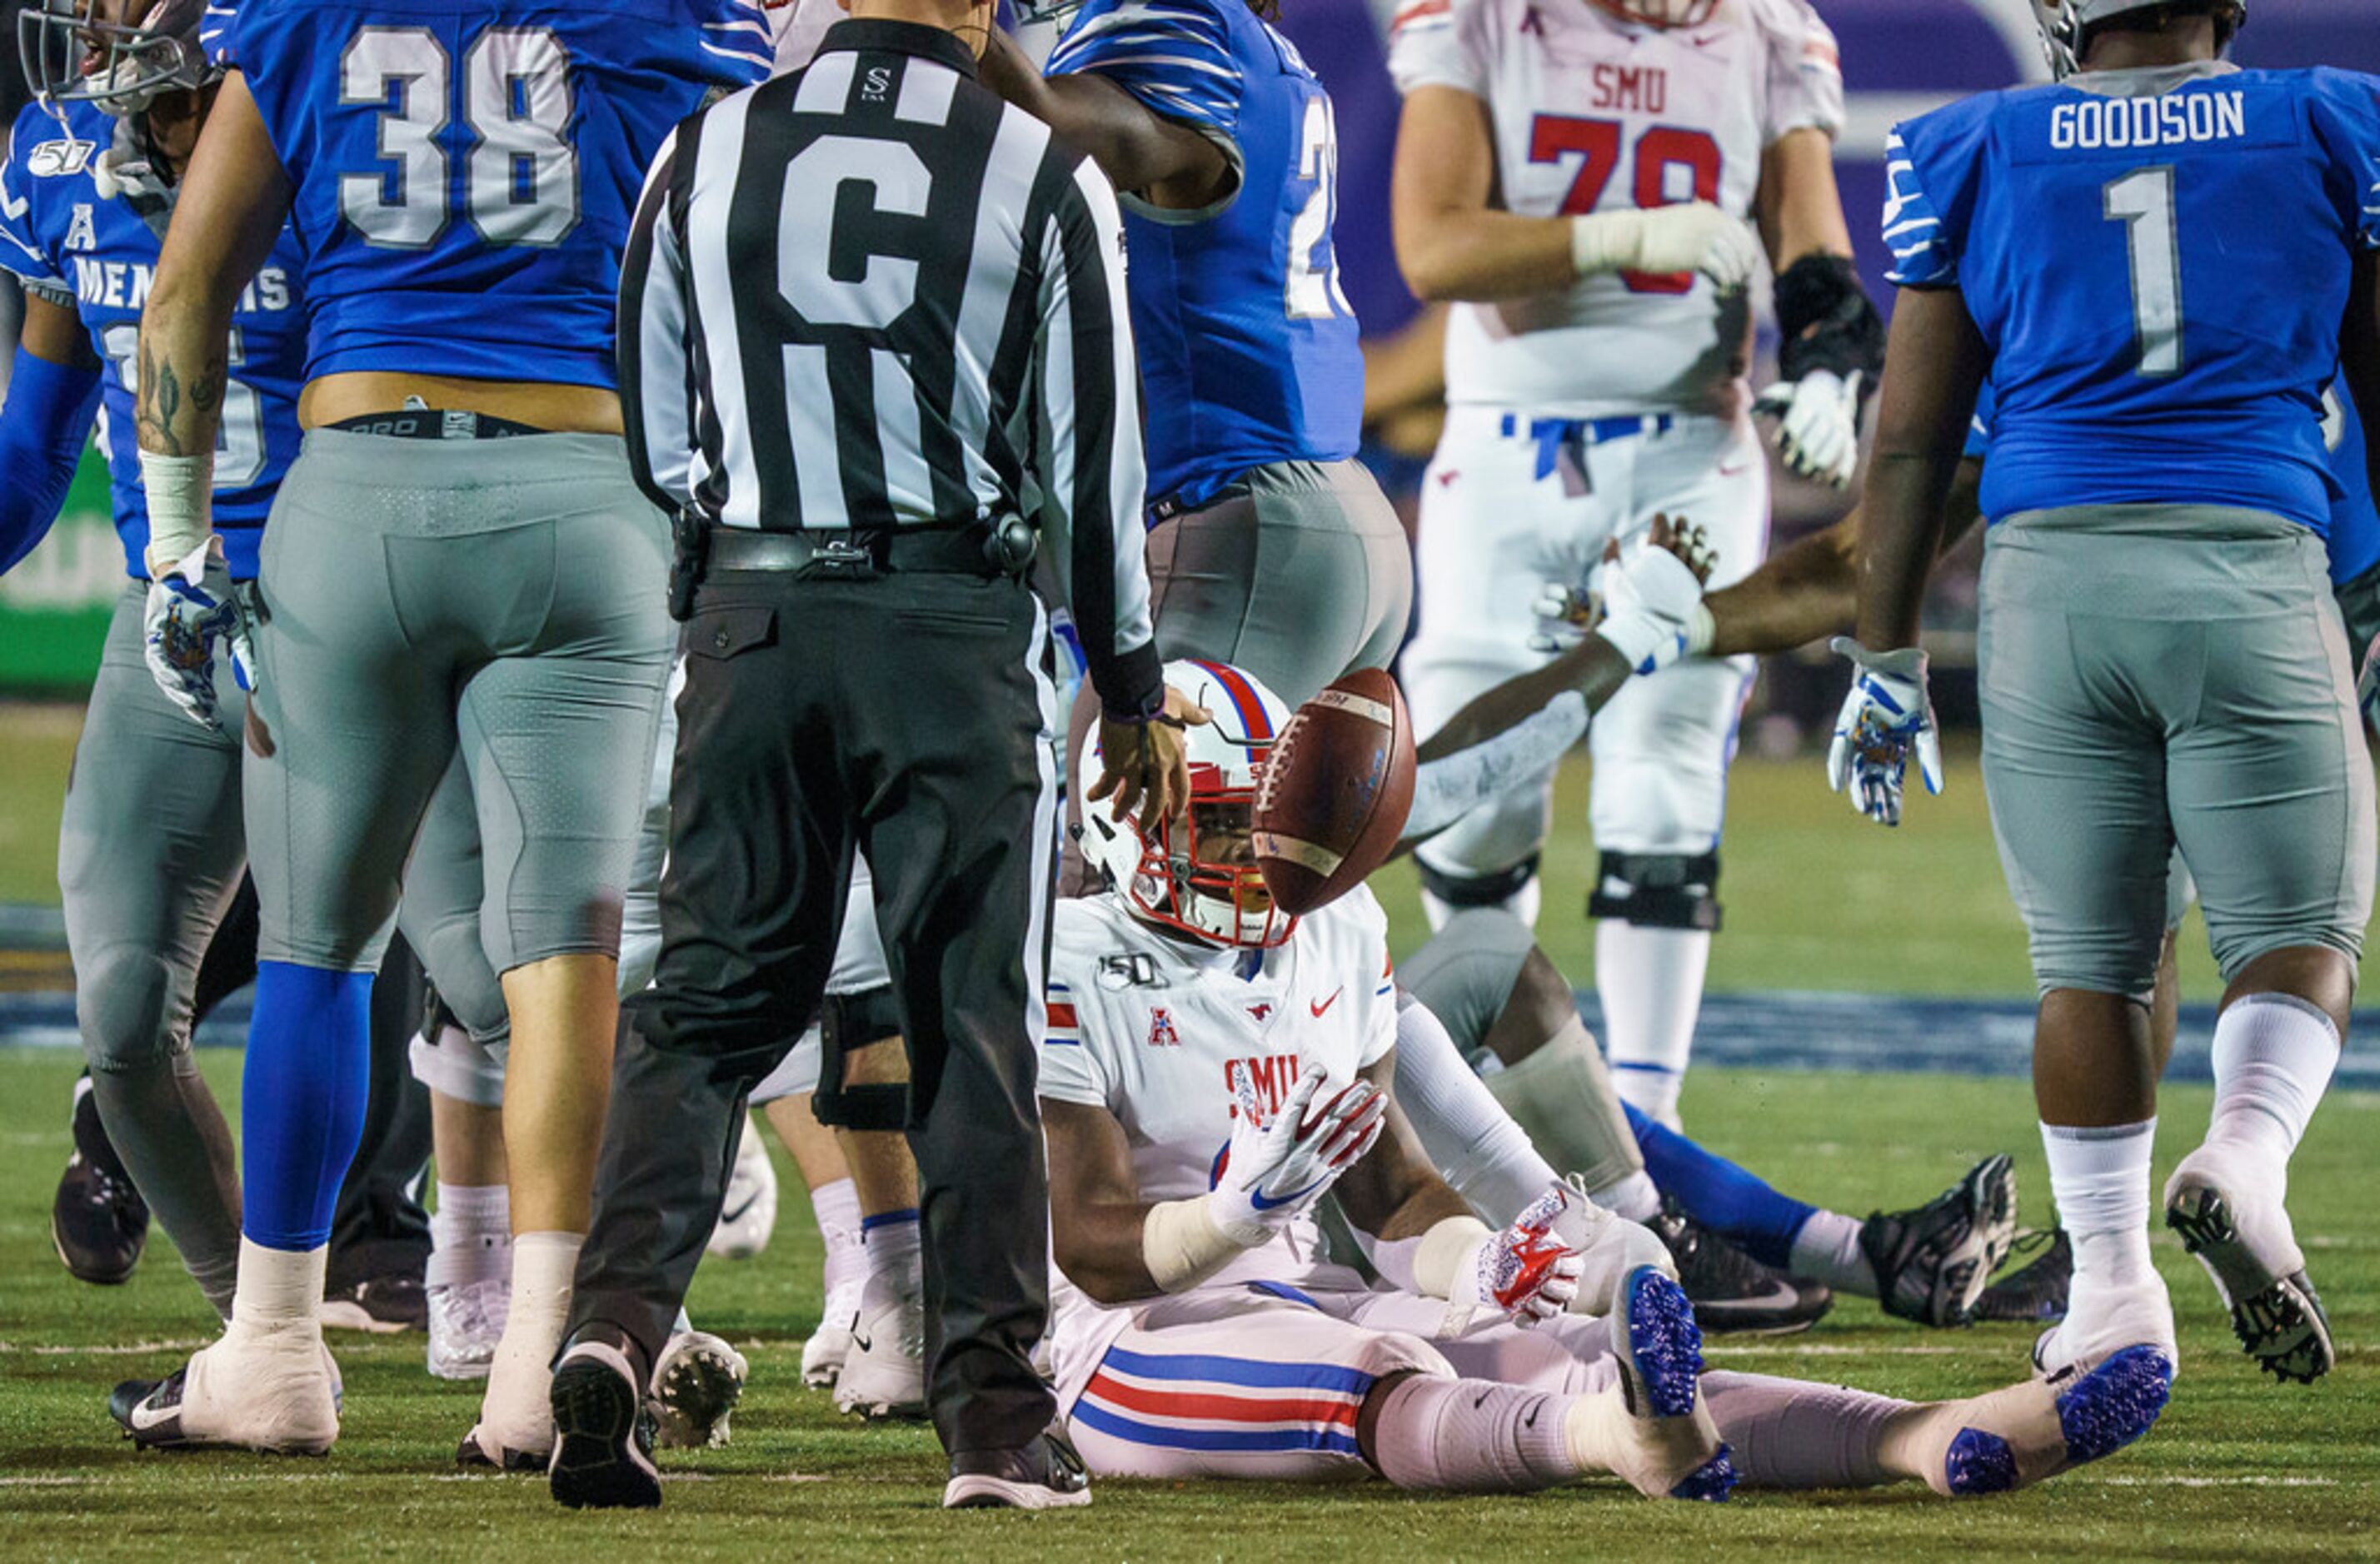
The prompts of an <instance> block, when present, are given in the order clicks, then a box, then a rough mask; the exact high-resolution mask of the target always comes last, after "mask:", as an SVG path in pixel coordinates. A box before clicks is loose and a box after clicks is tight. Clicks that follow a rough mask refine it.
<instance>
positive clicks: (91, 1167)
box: [50, 1075, 149, 1287]
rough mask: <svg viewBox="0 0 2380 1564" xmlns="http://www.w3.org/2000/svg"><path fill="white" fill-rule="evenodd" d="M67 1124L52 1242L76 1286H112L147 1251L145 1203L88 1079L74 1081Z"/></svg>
mask: <svg viewBox="0 0 2380 1564" xmlns="http://www.w3.org/2000/svg"><path fill="white" fill-rule="evenodd" d="M69 1122H70V1123H71V1124H72V1125H73V1130H74V1151H73V1153H72V1154H71V1155H70V1156H68V1157H67V1167H66V1171H65V1172H64V1173H62V1174H60V1175H59V1177H58V1193H57V1197H56V1198H55V1200H54V1201H52V1202H51V1205H50V1242H51V1243H53V1244H54V1245H55V1246H56V1248H57V1252H58V1258H59V1259H60V1260H62V1261H64V1262H65V1264H66V1267H67V1274H68V1275H70V1276H72V1277H73V1278H74V1279H76V1280H77V1281H88V1282H91V1283H92V1284H93V1285H95V1286H100V1287H114V1286H115V1285H117V1284H118V1283H120V1282H123V1281H126V1280H128V1279H130V1277H131V1275H132V1270H133V1267H136V1266H138V1265H139V1264H140V1252H141V1250H142V1249H144V1248H146V1247H147V1246H148V1243H149V1203H148V1202H147V1201H145V1200H143V1199H141V1198H140V1191H139V1190H137V1189H135V1188H133V1187H132V1175H131V1174H130V1173H128V1172H127V1171H125V1169H124V1163H123V1160H122V1159H121V1158H118V1157H117V1156H116V1155H115V1146H114V1144H113V1143H111V1142H110V1141H109V1140H108V1138H107V1129H106V1126H105V1125H103V1124H102V1123H101V1122H100V1121H99V1102H98V1100H97V1099H96V1098H94V1097H92V1096H91V1077H90V1076H88V1075H85V1076H82V1077H81V1078H79V1079H78V1080H77V1081H76V1082H75V1086H74V1109H73V1112H72V1115H71V1118H70V1120H69Z"/></svg>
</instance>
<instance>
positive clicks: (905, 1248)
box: [861, 1206, 926, 1291]
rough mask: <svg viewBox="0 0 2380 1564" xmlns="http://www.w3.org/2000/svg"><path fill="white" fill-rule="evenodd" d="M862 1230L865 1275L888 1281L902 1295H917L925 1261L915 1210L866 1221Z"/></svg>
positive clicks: (922, 1277) (895, 1212)
mask: <svg viewBox="0 0 2380 1564" xmlns="http://www.w3.org/2000/svg"><path fill="white" fill-rule="evenodd" d="M861 1229H862V1236H863V1237H864V1239H865V1240H866V1255H867V1260H868V1275H869V1276H872V1277H877V1276H880V1277H885V1278H888V1279H891V1280H892V1282H893V1283H894V1284H896V1285H897V1286H899V1287H900V1288H901V1289H902V1291H917V1287H918V1285H919V1284H920V1282H921V1281H922V1279H924V1276H925V1267H926V1258H925V1251H924V1250H923V1249H922V1248H921V1247H920V1246H919V1241H918V1232H917V1209H916V1207H914V1206H912V1207H910V1208H909V1209H907V1210H903V1211H887V1212H884V1213H883V1214H881V1215H880V1216H874V1217H869V1218H866V1219H865V1220H864V1221H863V1222H862V1223H861Z"/></svg>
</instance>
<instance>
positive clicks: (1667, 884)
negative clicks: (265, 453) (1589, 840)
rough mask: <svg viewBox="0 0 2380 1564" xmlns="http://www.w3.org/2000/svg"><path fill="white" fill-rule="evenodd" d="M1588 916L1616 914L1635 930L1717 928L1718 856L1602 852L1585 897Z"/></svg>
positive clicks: (1715, 853) (1703, 929) (1709, 854)
mask: <svg viewBox="0 0 2380 1564" xmlns="http://www.w3.org/2000/svg"><path fill="white" fill-rule="evenodd" d="M1586 915H1587V916H1589V917H1616V918H1619V919H1620V920H1621V921H1622V922H1624V923H1633V924H1634V925H1636V926H1637V927H1640V928H1696V929H1701V930H1702V931H1704V932H1705V933H1716V932H1717V931H1718V926H1719V905H1718V853H1717V852H1716V851H1714V852H1709V853H1697V854H1694V855H1685V854H1682V853H1606V854H1604V855H1602V860H1601V862H1600V863H1599V864H1598V865H1597V867H1596V874H1595V889H1594V890H1593V891H1590V892H1588V894H1587V898H1586Z"/></svg>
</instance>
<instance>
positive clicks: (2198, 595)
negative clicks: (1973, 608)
mask: <svg viewBox="0 0 2380 1564" xmlns="http://www.w3.org/2000/svg"><path fill="white" fill-rule="evenodd" d="M1982 607H1983V617H1982V637H1981V643H1980V648H1979V650H1980V656H1981V660H1982V680H1981V696H1982V705H1983V719H1984V784H1985V792H1986V794H1988V797H1989V800H1990V804H1991V811H1992V825H1993V830H1994V834H1995V835H1996V836H1997V838H1998V843H1999V850H2000V860H2001V864H2002V866H2003V867H2004V868H2005V869H2006V871H2007V875H2008V881H2009V889H2010V894H2011V895H2012V896H2013V897H2014V898H2015V901H2016V903H2017V906H2018V908H2019V910H2020V911H2021V912H2022V914H2023V915H2024V920H2025V927H2026V930H2027V932H2028V934H2029V935H2030V937H2031V940H2032V949H2033V963H2034V978H2035V981H2036V982H2037V983H2038V984H2039V986H2040V988H2041V990H2042V991H2043V992H2044V993H2046V992H2048V991H2049V990H2050V989H2052V988H2074V989H2080V990H2083V991H2086V992H2093V993H2110V994H2124V995H2131V996H2136V997H2145V996H2146V995H2147V994H2148V993H2149V992H2150V990H2151V989H2152V988H2153V987H2154V985H2155V973H2156V965H2157V956H2158V952H2159V949H2160V946H2161V944H2162V941H2163V938H2164V933H2165V929H2166V927H2167V915H2168V884H2169V880H2170V872H2169V864H2170V861H2171V858H2172V855H2173V852H2174V849H2175V848H2176V847H2177V846H2178V847H2179V848H2180V855H2181V857H2182V859H2183V860H2185V861H2186V862H2187V864H2188V866H2189V868H2190V871H2191V874H2192V877H2193V878H2194V879H2196V881H2197V884H2198V891H2199V895H2200V899H2201V901H2202V903H2203V904H2204V907H2205V912H2206V924H2207V933H2208V937H2209V940H2210V941H2211V943H2212V945H2213V947H2214V951H2215V957H2216V964H2217V965H2218V966H2219V967H2220V968H2221V970H2222V972H2223V975H2224V976H2225V978H2226V979H2227V980H2228V979H2229V978H2231V977H2233V976H2237V974H2238V973H2239V971H2240V968H2241V967H2243V966H2245V965H2246V964H2248V963H2249V962H2251V961H2253V960H2254V959H2255V958H2256V957H2258V956H2260V955H2263V954H2265V953H2266V952H2271V951H2276V950H2282V949H2287V948H2290V947H2294V946H2305V945H2317V946H2328V947H2330V948H2332V949H2335V950H2338V951H2339V952H2342V953H2344V954H2345V955H2347V956H2348V957H2349V958H2350V960H2353V959H2355V958H2357V957H2358V956H2359V955H2360V953H2361V952H2362V941H2363V928H2364V925H2365V923H2366V921H2367V920H2368V919H2369V917H2370V915H2371V911H2372V895H2373V875H2374V818H2373V782H2372V767H2371V761H2370V759H2369V758H2368V755H2367V753H2366V751H2365V748H2364V744H2363V727H2362V717H2361V716H2360V714H2359V713H2358V711H2357V709H2356V704H2355V694H2354V684H2353V679H2352V676H2351V675H2350V672H2349V670H2350V666H2351V659H2350V656H2349V652H2348V647H2347V639H2346V636H2345V633H2344V631H2343V630H2342V628H2341V623H2340V616H2339V610H2338V603H2337V601H2336V600H2334V599H2333V597H2332V595H2331V590H2330V584H2329V581H2328V579H2327V576H2326V572H2325V555H2324V550H2323V546H2322V542H2321V540H2319V539H2317V538H2315V537H2313V535H2312V534H2311V533H2309V532H2307V531H2306V530H2305V529H2303V528H2302V527H2296V526H2294V525H2291V524H2290V523H2288V522H2286V521H2284V520H2282V519H2281V518H2279V517H2277V516H2271V515H2264V514H2262V513H2259V512H2254V511H2248V510H2240V509H2231V508H2221V507H2209V506H2170V505H2127V506H2106V507H2077V508H2073V509H2067V510H2055V511H2045V512H2033V513H2027V514H2025V515H2018V516H2014V517H2011V518H2010V519H2009V520H2008V521H2005V522H2003V523H2001V524H2000V525H1998V526H1997V527H1994V528H1993V529H1992V531H1991V535H1990V538H1989V540H1988V542H1987V544H1986V546H1985V553H1984V575H1983V594H1982Z"/></svg>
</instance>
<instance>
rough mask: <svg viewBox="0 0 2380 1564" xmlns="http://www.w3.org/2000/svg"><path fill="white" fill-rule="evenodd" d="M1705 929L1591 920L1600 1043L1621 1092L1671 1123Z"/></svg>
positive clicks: (1706, 949)
mask: <svg viewBox="0 0 2380 1564" xmlns="http://www.w3.org/2000/svg"><path fill="white" fill-rule="evenodd" d="M1710 945H1711V937H1710V934H1709V932H1708V931H1707V930H1705V929H1700V928H1642V927H1637V926H1636V925H1635V924H1633V923H1622V922H1621V920H1620V919H1618V918H1609V917H1608V918H1605V919H1603V920H1602V921H1601V922H1600V923H1597V925H1596V927H1595V988H1596V992H1597V994H1599V995H1600V996H1601V997H1602V1000H1603V1051H1604V1055H1605V1057H1606V1058H1608V1059H1609V1061H1611V1080H1612V1085H1614V1086H1616V1087H1617V1088H1618V1089H1619V1092H1620V1096H1621V1100H1622V1101H1624V1102H1626V1103H1627V1104H1628V1105H1629V1106H1630V1107H1632V1108H1633V1109H1636V1111H1638V1112H1639V1113H1642V1114H1644V1115H1645V1117H1646V1118H1648V1119H1654V1120H1658V1121H1660V1122H1661V1123H1664V1124H1667V1125H1669V1126H1670V1128H1671V1129H1675V1128H1677V1126H1678V1088H1679V1087H1680V1086H1682V1085H1684V1084H1685V1079H1686V1061H1687V1058H1688V1056H1690V1055H1691V1054H1692V1053H1693V1051H1694V1023H1695V1021H1696V1020H1698V1019H1699V1018H1700V1017H1701V1015H1702V1008H1703V974H1704V972H1705V971H1706V969H1708V967H1709V966H1710Z"/></svg>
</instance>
